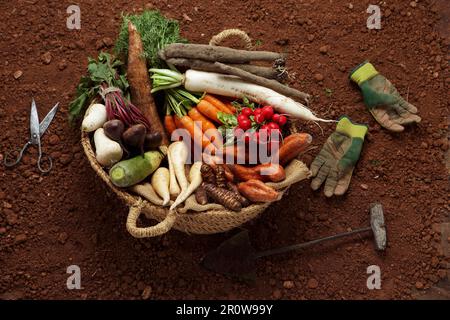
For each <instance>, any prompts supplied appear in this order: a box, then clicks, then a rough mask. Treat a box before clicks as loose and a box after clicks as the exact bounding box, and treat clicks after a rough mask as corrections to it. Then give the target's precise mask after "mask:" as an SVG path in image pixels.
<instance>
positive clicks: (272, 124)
mask: <svg viewBox="0 0 450 320" xmlns="http://www.w3.org/2000/svg"><path fill="white" fill-rule="evenodd" d="M267 126H268V127H269V129H270V130H271V131H272V130H280V126H279V125H278V123H275V122H270V123H269V124H268V125H267Z"/></svg>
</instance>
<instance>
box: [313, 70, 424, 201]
mask: <svg viewBox="0 0 450 320" xmlns="http://www.w3.org/2000/svg"><path fill="white" fill-rule="evenodd" d="M350 79H351V80H352V81H354V82H356V83H357V84H358V86H359V87H360V88H361V92H362V94H363V97H364V103H365V105H366V107H367V109H368V110H369V112H370V113H371V114H372V116H373V117H374V118H375V120H376V121H377V122H378V123H379V124H380V125H381V126H382V127H384V128H386V129H387V130H389V131H393V132H401V131H403V130H404V129H405V128H404V126H405V125H410V124H413V123H419V122H420V121H421V118H420V117H419V116H418V115H416V113H417V108H416V107H415V106H413V105H412V104H410V103H409V102H407V101H405V100H404V99H403V98H402V97H401V96H400V94H399V93H398V91H397V89H396V88H395V87H394V86H393V85H392V83H391V82H390V81H389V80H388V79H386V78H385V77H384V76H382V75H381V74H379V73H378V71H377V70H376V69H375V68H374V67H373V65H372V64H370V63H368V62H364V63H363V64H361V65H359V66H358V67H356V68H355V69H354V70H353V71H352V72H351V74H350ZM366 133H367V126H365V125H362V124H354V123H352V122H351V120H350V119H349V118H348V117H347V116H343V117H341V118H340V119H339V122H338V124H337V126H336V130H335V132H333V133H332V134H331V135H330V136H329V137H328V139H327V141H326V142H325V144H324V146H323V148H322V150H321V151H320V152H319V154H318V155H317V157H316V158H315V159H314V161H313V163H312V164H311V172H312V176H313V177H314V179H313V180H312V182H311V188H312V189H313V190H317V189H319V188H320V186H321V185H322V184H323V183H324V182H325V187H324V193H325V196H327V197H331V196H333V195H337V196H340V195H343V194H344V193H345V192H346V191H347V190H348V187H349V184H350V180H351V178H352V174H353V170H354V168H355V165H356V163H357V161H358V159H359V156H360V154H361V150H362V146H363V143H364V137H365V135H366Z"/></svg>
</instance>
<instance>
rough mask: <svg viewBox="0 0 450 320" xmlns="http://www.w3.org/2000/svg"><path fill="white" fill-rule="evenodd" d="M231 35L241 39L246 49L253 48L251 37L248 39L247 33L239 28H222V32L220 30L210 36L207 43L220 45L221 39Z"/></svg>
mask: <svg viewBox="0 0 450 320" xmlns="http://www.w3.org/2000/svg"><path fill="white" fill-rule="evenodd" d="M233 36H235V37H238V38H240V39H241V40H242V42H244V44H245V48H246V49H247V50H252V49H253V45H252V39H250V37H249V36H248V34H247V33H245V32H244V31H242V30H239V29H226V30H223V31H222V32H220V33H219V34H216V35H215V36H214V37H212V38H211V40H210V41H209V45H210V46H218V45H220V43H221V42H222V41H223V40H225V39H226V38H229V37H233Z"/></svg>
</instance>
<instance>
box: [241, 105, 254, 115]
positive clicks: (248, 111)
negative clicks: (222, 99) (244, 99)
mask: <svg viewBox="0 0 450 320" xmlns="http://www.w3.org/2000/svg"><path fill="white" fill-rule="evenodd" d="M241 114H243V115H244V116H247V117H250V116H251V115H252V114H253V110H252V109H250V108H248V107H246V108H243V109H242V111H241Z"/></svg>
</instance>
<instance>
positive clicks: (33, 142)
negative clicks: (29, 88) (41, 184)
mask: <svg viewBox="0 0 450 320" xmlns="http://www.w3.org/2000/svg"><path fill="white" fill-rule="evenodd" d="M58 106H59V102H58V103H57V104H55V106H54V107H53V108H52V109H51V110H50V111H49V112H48V113H47V115H46V116H45V118H44V120H42V122H41V123H39V116H38V112H37V107H36V102H35V101H34V99H33V100H32V102H31V113H30V140H28V142H27V143H25V145H24V146H23V147H22V149H21V150H18V151H19V155H18V156H17V158H16V159H15V160H13V161H11V160H9V159H10V158H12V156H11V153H10V152H7V153H6V154H5V161H4V164H5V166H6V167H13V166H15V165H17V164H18V163H19V162H20V161H21V160H22V158H23V154H24V153H25V151H26V150H27V149H28V147H29V146H37V148H38V160H37V167H38V169H39V171H40V172H41V173H47V172H49V171H50V170H51V169H52V166H53V162H52V158H50V156H48V155H46V154H44V153H43V152H42V149H41V137H42V136H43V135H44V133H45V131H47V129H48V127H49V126H50V123H51V122H52V120H53V118H54V117H55V114H56V111H57V110H58ZM44 158H45V159H46V161H45V162H48V166H47V167H46V168H43V167H42V162H43V161H42V160H43V159H44Z"/></svg>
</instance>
